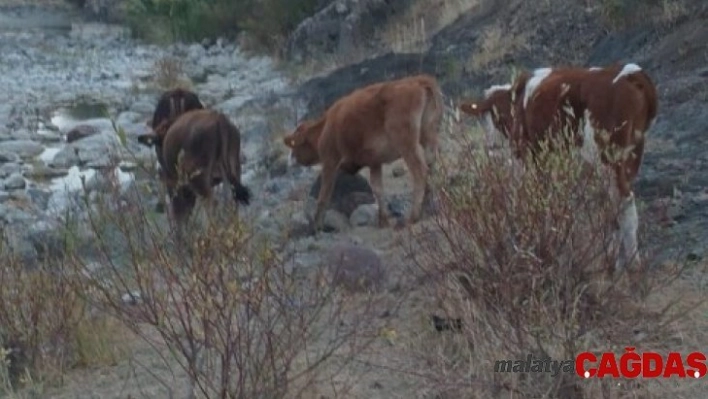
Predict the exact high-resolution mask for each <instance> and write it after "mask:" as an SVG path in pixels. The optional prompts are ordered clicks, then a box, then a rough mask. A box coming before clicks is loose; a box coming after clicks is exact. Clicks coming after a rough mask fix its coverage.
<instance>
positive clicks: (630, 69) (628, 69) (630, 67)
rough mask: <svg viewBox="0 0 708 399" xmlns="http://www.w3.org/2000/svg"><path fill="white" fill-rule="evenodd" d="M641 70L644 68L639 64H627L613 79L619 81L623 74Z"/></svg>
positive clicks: (614, 81)
mask: <svg viewBox="0 0 708 399" xmlns="http://www.w3.org/2000/svg"><path fill="white" fill-rule="evenodd" d="M641 70H642V68H640V67H639V65H637V64H627V65H625V66H624V68H622V70H621V71H620V73H618V74H617V76H615V78H614V79H613V80H612V83H617V81H618V80H620V79H621V78H622V77H623V76H626V75H630V74H633V73H636V72H639V71H641Z"/></svg>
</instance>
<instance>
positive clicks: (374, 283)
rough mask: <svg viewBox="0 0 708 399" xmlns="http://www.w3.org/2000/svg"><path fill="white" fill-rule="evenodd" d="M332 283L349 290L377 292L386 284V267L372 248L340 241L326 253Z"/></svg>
mask: <svg viewBox="0 0 708 399" xmlns="http://www.w3.org/2000/svg"><path fill="white" fill-rule="evenodd" d="M325 262H326V263H327V268H328V270H329V272H330V274H331V278H332V284H334V285H336V286H338V287H342V288H344V289H345V290H347V291H349V292H372V291H373V292H376V291H379V290H381V289H383V288H384V287H385V286H386V282H387V274H386V269H385V267H384V265H383V262H382V261H381V258H380V257H379V255H378V254H377V253H376V252H374V251H373V250H372V249H370V248H366V247H361V246H358V245H353V244H344V243H339V244H336V245H334V246H332V247H331V248H330V249H329V250H328V251H327V254H326V257H325Z"/></svg>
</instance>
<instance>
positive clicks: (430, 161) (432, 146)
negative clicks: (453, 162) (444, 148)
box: [423, 134, 438, 213]
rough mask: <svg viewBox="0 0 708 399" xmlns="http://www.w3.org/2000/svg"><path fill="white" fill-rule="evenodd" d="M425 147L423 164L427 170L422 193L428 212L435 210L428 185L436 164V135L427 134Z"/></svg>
mask: <svg viewBox="0 0 708 399" xmlns="http://www.w3.org/2000/svg"><path fill="white" fill-rule="evenodd" d="M424 148H425V164H426V165H427V166H428V171H427V176H428V177H427V178H426V184H425V194H424V195H423V206H424V207H425V209H426V210H427V211H429V212H431V213H432V212H434V211H435V203H434V198H433V191H432V190H433V189H432V187H431V185H430V177H429V176H431V175H434V173H435V170H436V166H437V158H438V137H437V135H433V134H430V135H428V140H427V143H426V145H425V146H424Z"/></svg>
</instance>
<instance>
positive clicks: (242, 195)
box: [138, 109, 250, 221]
mask: <svg viewBox="0 0 708 399" xmlns="http://www.w3.org/2000/svg"><path fill="white" fill-rule="evenodd" d="M138 140H139V141H140V142H141V143H142V144H145V145H148V146H150V145H155V147H158V146H159V148H160V149H161V150H160V154H159V156H158V161H159V162H160V167H161V168H162V170H163V172H164V173H163V174H162V175H161V178H162V180H163V181H164V183H165V185H166V186H167V191H168V195H169V197H170V199H171V205H172V206H171V208H172V214H173V215H174V217H175V219H177V220H178V221H179V220H182V219H183V218H184V217H185V216H188V215H189V214H190V213H191V211H192V209H193V208H194V205H195V203H196V196H197V195H199V196H201V197H203V198H205V199H207V200H209V201H210V200H212V198H213V197H212V187H213V186H215V185H217V184H219V183H220V182H221V181H222V180H224V179H225V180H226V181H228V182H229V184H230V185H231V189H232V193H233V198H234V200H235V201H236V203H237V205H238V203H239V202H240V203H242V204H246V205H248V203H249V201H250V192H249V190H248V189H247V188H246V187H245V186H243V185H242V184H241V161H240V154H241V134H240V132H239V130H238V128H237V127H236V126H234V125H233V124H232V123H231V121H230V120H229V119H228V118H227V117H226V115H224V114H222V113H220V112H217V111H213V110H207V109H200V110H193V111H189V112H186V113H184V114H182V115H181V116H179V117H178V118H177V119H176V120H175V121H174V122H173V123H172V124H170V123H167V122H162V123H160V125H159V126H158V127H157V129H156V130H155V131H154V132H152V133H148V134H144V135H141V136H140V137H138ZM180 179H186V182H182V181H180Z"/></svg>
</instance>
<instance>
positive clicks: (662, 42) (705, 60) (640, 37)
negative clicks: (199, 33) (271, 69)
mask: <svg viewBox="0 0 708 399" xmlns="http://www.w3.org/2000/svg"><path fill="white" fill-rule="evenodd" d="M588 3H589V2H588ZM635 3H642V2H636V1H635ZM644 3H647V4H649V5H644V6H642V7H638V9H632V10H628V11H625V14H623V15H624V16H625V17H624V18H623V19H621V18H619V17H617V16H614V19H611V21H613V22H614V23H615V25H618V26H619V28H617V27H612V26H608V22H607V21H608V19H609V17H607V16H603V15H605V14H603V13H606V12H607V10H606V9H603V8H601V7H600V6H593V7H590V6H587V5H586V2H585V1H573V0H549V1H543V2H529V1H520V0H515V1H509V2H500V1H482V2H480V3H479V4H478V5H477V6H475V7H472V9H470V10H469V11H468V12H466V13H463V14H462V15H461V16H460V17H459V18H458V19H457V20H456V21H455V22H453V23H452V24H450V25H449V26H447V27H446V28H444V29H442V30H441V31H439V32H438V33H437V34H436V35H435V36H433V37H432V38H430V42H431V46H430V47H429V49H427V50H425V51H423V52H420V53H415V54H396V53H391V52H389V53H387V54H384V55H381V56H377V57H373V58H369V59H367V60H365V61H362V62H360V63H357V64H352V65H348V66H346V67H343V68H340V69H338V70H336V71H334V72H332V73H331V74H330V75H328V76H325V77H321V78H316V79H313V80H311V81H309V82H307V83H306V84H304V85H303V86H302V87H301V89H300V95H301V96H302V97H303V98H304V99H305V100H306V101H307V102H308V103H309V108H310V114H311V115H312V114H315V113H318V112H320V111H321V110H322V109H324V107H326V106H327V105H328V104H330V103H331V102H332V101H334V100H335V99H336V98H338V97H339V96H341V95H343V94H345V93H347V92H349V91H351V90H353V89H354V88H356V87H359V86H361V85H364V84H367V83H372V82H375V81H378V80H381V79H390V78H394V77H398V76H402V75H406V74H411V73H416V72H420V71H423V72H427V73H432V74H434V75H436V76H437V77H438V78H439V79H441V81H442V83H443V90H444V91H445V94H446V95H447V96H448V97H449V98H450V99H452V100H455V101H456V100H458V99H459V98H460V97H464V96H469V95H479V94H480V93H481V91H482V90H483V89H484V88H485V87H488V86H489V85H491V84H497V83H504V82H505V81H506V80H508V78H509V76H510V73H511V70H512V68H513V67H516V68H535V67H537V66H546V65H561V64H577V65H585V66H592V65H603V64H608V63H612V62H617V61H619V62H635V63H638V64H639V65H641V66H642V67H643V68H644V69H646V70H647V71H648V73H650V75H651V76H652V77H653V78H654V80H655V83H656V84H657V87H658V90H659V93H660V99H659V101H660V103H659V105H660V110H659V117H658V119H657V123H656V125H655V127H654V128H653V129H652V130H651V131H650V133H649V134H650V136H649V143H648V145H647V151H646V156H645V161H644V164H643V168H642V170H641V172H640V178H639V179H638V181H637V187H636V189H637V192H638V194H639V197H640V198H641V199H642V201H644V202H645V203H646V204H647V209H648V210H647V211H646V212H645V215H644V217H643V220H644V221H645V222H646V223H652V222H653V221H656V220H658V218H659V216H657V215H660V214H663V213H666V212H668V214H669V217H670V218H671V219H673V226H672V227H671V229H673V230H674V231H675V234H673V235H672V236H673V237H674V238H675V239H676V243H682V244H683V248H682V252H683V251H686V253H687V254H690V256H692V257H701V256H703V254H704V253H705V251H706V242H708V191H707V190H708V151H707V150H708V135H707V133H706V132H707V131H708V4H706V3H704V2H683V3H682V2H668V3H666V4H669V5H672V4H674V3H676V4H675V5H672V7H674V8H668V9H663V8H661V7H660V6H658V5H653V6H652V4H653V2H649V1H646V2H644ZM665 7H666V6H665ZM667 204H668V209H665V206H666V205H667Z"/></svg>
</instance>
